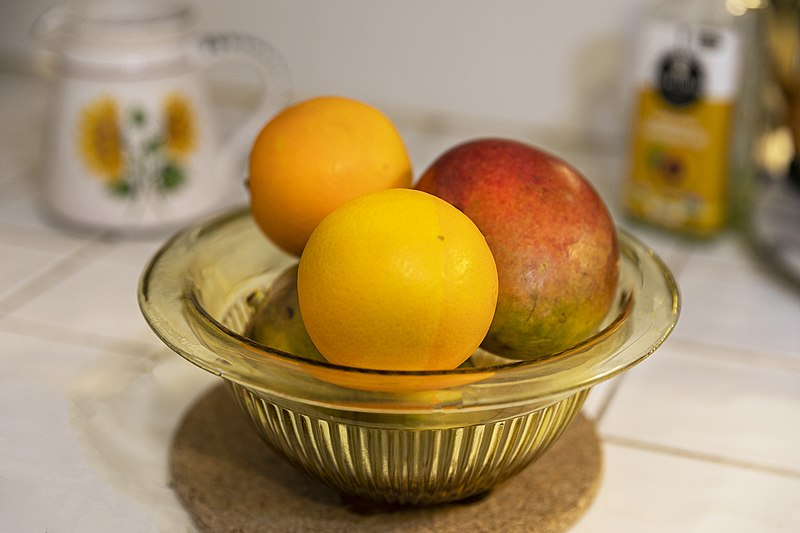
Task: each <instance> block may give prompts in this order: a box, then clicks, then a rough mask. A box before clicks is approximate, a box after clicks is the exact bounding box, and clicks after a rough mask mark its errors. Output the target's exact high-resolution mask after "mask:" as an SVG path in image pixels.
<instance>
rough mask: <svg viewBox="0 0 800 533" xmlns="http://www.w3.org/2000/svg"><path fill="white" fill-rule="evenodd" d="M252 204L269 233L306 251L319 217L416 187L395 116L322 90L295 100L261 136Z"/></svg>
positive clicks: (253, 163)
mask: <svg viewBox="0 0 800 533" xmlns="http://www.w3.org/2000/svg"><path fill="white" fill-rule="evenodd" d="M249 167H250V168H249V172H250V174H249V180H248V183H249V189H250V206H251V210H252V213H253V217H254V218H255V220H256V222H257V223H258V225H259V227H260V228H261V229H262V231H263V232H264V233H265V234H266V235H267V236H268V237H269V238H270V239H271V240H272V241H273V242H275V243H276V244H277V245H278V246H280V247H281V248H283V249H284V250H286V251H288V252H290V253H292V254H295V255H298V256H299V255H300V254H301V253H302V250H303V247H304V246H305V244H306V241H307V240H308V237H309V236H310V235H311V232H312V231H313V230H314V228H315V227H316V226H317V224H319V222H320V221H321V220H322V219H323V218H324V217H325V216H326V215H327V214H328V213H330V212H331V211H333V210H334V209H335V208H337V207H338V206H340V205H341V204H343V203H344V202H346V201H348V200H350V199H352V198H355V197H356V196H359V195H361V194H365V193H369V192H374V191H378V190H382V189H387V188H391V187H410V186H411V178H412V170H411V161H410V159H409V156H408V153H407V151H406V148H405V145H404V143H403V140H402V138H401V136H400V134H399V133H398V131H397V129H396V128H395V126H394V124H393V123H392V122H391V120H390V119H389V118H388V117H386V116H385V115H384V114H383V113H381V112H380V111H379V110H377V109H375V108H374V107H372V106H369V105H367V104H365V103H363V102H359V101H357V100H353V99H349V98H343V97H338V96H322V97H316V98H312V99H310V100H306V101H303V102H300V103H298V104H295V105H292V106H290V107H288V108H286V109H284V110H283V111H281V112H280V113H278V114H277V115H276V116H275V117H274V118H273V119H272V120H270V121H269V122H268V123H267V124H266V125H265V126H264V127H263V128H262V130H261V132H260V133H259V135H258V136H257V138H256V140H255V142H254V144H253V148H252V151H251V154H250V161H249Z"/></svg>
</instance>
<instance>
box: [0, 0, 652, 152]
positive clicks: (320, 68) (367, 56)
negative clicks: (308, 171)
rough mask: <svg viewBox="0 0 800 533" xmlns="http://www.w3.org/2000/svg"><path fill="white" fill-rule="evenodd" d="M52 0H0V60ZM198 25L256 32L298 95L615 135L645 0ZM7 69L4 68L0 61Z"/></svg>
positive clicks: (431, 3)
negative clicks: (284, 64) (277, 53)
mask: <svg viewBox="0 0 800 533" xmlns="http://www.w3.org/2000/svg"><path fill="white" fill-rule="evenodd" d="M52 3H53V2H52V0H0V4H1V5H0V58H5V59H6V60H8V59H9V58H13V57H18V54H19V53H23V54H24V53H26V52H28V51H30V50H31V49H32V47H34V46H35V43H33V42H32V40H31V38H30V37H29V36H28V34H27V30H28V28H29V27H30V25H31V23H32V22H33V20H34V19H35V17H36V15H37V14H38V13H39V12H41V11H42V10H44V9H45V8H46V7H47V6H49V5H51V4H52ZM195 3H196V4H197V6H198V7H199V9H200V25H201V28H202V29H203V30H233V31H239V32H248V33H253V34H256V35H259V36H262V37H264V38H266V39H267V40H269V41H270V42H272V43H273V44H274V45H275V46H276V47H278V48H279V49H280V50H281V51H282V53H283V54H284V55H285V57H286V59H287V61H288V63H289V66H290V68H291V70H292V74H293V79H294V86H295V88H296V89H297V91H298V94H303V95H308V94H321V93H328V94H334V93H335V94H341V95H346V96H351V97H354V98H360V99H364V100H366V101H369V102H371V103H374V104H376V105H382V104H387V105H394V106H401V107H409V108H413V109H418V110H423V111H427V110H433V111H437V112H448V113H457V114H460V115H466V116H472V117H478V118H485V119H490V120H500V121H510V122H514V123H519V124H524V125H526V126H529V127H531V128H534V129H537V130H542V131H549V132H557V133H568V134H583V135H590V136H592V137H599V138H604V139H616V138H619V137H621V136H623V135H624V133H625V130H626V129H627V122H626V115H627V113H628V93H627V87H626V83H625V76H626V74H627V72H626V68H627V66H628V64H629V62H630V58H631V54H632V50H631V46H630V42H629V41H630V29H631V27H632V25H633V21H634V16H635V14H636V12H637V11H638V10H639V9H640V8H641V6H642V5H647V4H649V3H651V2H650V0H594V1H591V0H569V1H566V2H549V1H537V0H492V1H489V0H402V1H401V0H330V1H324V0H227V1H224V0H195ZM0 67H2V65H0Z"/></svg>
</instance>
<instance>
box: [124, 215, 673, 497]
mask: <svg viewBox="0 0 800 533" xmlns="http://www.w3.org/2000/svg"><path fill="white" fill-rule="evenodd" d="M619 238H620V252H621V253H620V256H621V257H620V283H619V290H618V297H617V299H616V303H615V306H614V308H613V309H612V311H611V312H610V313H609V316H608V318H607V319H606V321H605V323H604V324H603V325H602V328H601V329H599V330H598V331H597V333H596V334H595V335H593V336H592V337H590V338H588V339H586V340H585V341H584V342H582V343H581V344H579V345H577V346H575V347H574V348H571V349H570V350H567V351H565V352H561V353H559V354H553V355H552V356H550V357H548V358H546V359H543V360H537V361H514V360H508V359H501V358H499V357H496V356H493V355H492V354H489V353H487V352H485V351H483V350H478V351H477V352H476V353H475V354H474V355H473V356H472V358H471V360H472V362H473V366H472V367H470V368H459V369H456V370H452V371H420V372H401V371H375V370H364V369H357V368H349V367H342V366H336V365H331V364H327V363H325V362H319V361H315V360H311V359H305V358H303V357H299V356H296V355H292V354H288V353H284V352H280V351H276V350H273V349H270V348H269V347H267V346H263V345H260V344H258V343H256V342H254V341H252V340H250V339H248V338H246V337H244V336H243V335H242V333H243V332H244V331H245V330H246V328H247V325H248V323H249V321H250V318H251V317H252V315H253V314H254V312H255V304H254V302H255V301H256V300H258V299H259V297H258V296H259V295H263V294H264V292H265V290H267V289H268V287H269V285H270V283H271V282H272V280H274V279H275V278H276V277H277V276H278V275H280V273H281V272H282V271H283V270H284V269H285V268H288V267H289V266H290V265H292V264H293V263H294V262H295V261H296V260H297V259H296V258H294V257H291V256H288V255H286V254H284V253H283V252H281V251H279V250H278V249H277V248H276V247H275V246H273V245H272V244H270V243H269V242H268V241H267V239H266V238H265V237H264V236H263V235H262V234H261V233H260V231H259V230H258V228H257V227H256V226H255V224H254V222H253V221H252V219H251V217H250V215H249V213H248V212H247V210H246V209H241V210H238V211H235V212H231V213H227V214H225V215H222V216H219V217H217V218H214V219H212V220H209V221H207V222H204V223H201V224H199V225H197V226H194V227H191V228H188V229H186V230H184V231H182V232H180V233H179V234H177V235H176V236H175V237H173V238H172V239H171V240H169V241H168V242H167V243H166V244H165V245H164V246H163V247H162V248H161V250H160V251H158V253H157V254H156V255H155V256H154V257H153V259H152V260H151V261H150V263H149V264H148V265H147V267H146V269H145V271H144V273H143V275H142V278H141V281H140V284H139V305H140V307H141V309H142V312H143V314H144V316H145V318H146V320H147V321H148V323H149V324H150V326H151V327H152V329H153V330H154V331H155V333H156V334H157V335H158V336H159V337H160V338H161V340H162V341H163V342H164V343H165V344H167V346H169V347H170V348H171V349H172V350H174V351H175V352H176V353H178V354H179V355H181V356H182V357H184V358H185V359H187V360H188V361H190V362H192V363H194V364H195V365H197V366H199V367H200V368H203V369H204V370H207V371H208V372H211V373H213V374H215V375H218V376H220V377H221V378H222V379H223V380H224V381H225V383H226V384H227V385H228V388H229V389H230V391H231V392H232V394H233V396H234V398H235V399H236V402H237V403H238V405H239V406H240V407H241V409H242V411H243V413H244V414H245V415H246V417H247V418H248V420H249V421H250V424H251V426H252V427H253V428H254V429H255V431H256V432H257V433H258V434H259V435H260V436H261V437H262V439H263V440H264V441H265V442H266V443H268V444H269V445H270V446H271V447H272V448H273V449H274V450H275V451H277V452H278V453H279V454H281V455H283V456H284V457H285V458H286V459H288V460H289V461H290V462H291V463H293V464H294V465H296V466H297V467H299V468H300V469H302V470H304V471H306V472H307V473H309V474H311V475H312V476H314V477H316V478H318V479H320V480H321V481H323V482H324V483H326V484H328V485H330V486H332V487H334V488H336V489H338V490H340V491H343V492H344V493H347V494H350V495H355V496H358V497H362V498H367V499H372V500H379V501H384V502H390V503H399V504H432V503H441V502H447V501H454V500H459V499H463V498H467V497H470V496H475V495H477V494H480V493H483V492H486V491H488V490H490V489H491V488H492V487H494V486H495V485H496V484H498V483H500V482H502V481H504V480H506V479H508V478H509V477H510V476H513V475H514V474H516V473H517V472H519V471H520V470H522V469H523V468H524V467H525V466H527V465H528V464H530V463H531V462H532V461H534V460H536V459H537V458H538V457H540V456H541V455H542V454H543V453H544V452H545V451H546V450H547V449H548V447H549V446H550V445H551V444H552V443H553V442H554V441H555V440H556V439H557V438H558V437H559V436H560V435H561V433H562V432H563V431H564V429H565V428H566V427H567V425H568V424H569V423H570V422H571V421H572V419H573V418H574V417H575V416H576V415H577V414H578V412H579V410H580V408H581V406H582V405H583V402H584V400H585V398H586V396H587V394H588V393H589V390H590V389H591V388H592V387H593V386H594V385H596V384H598V383H600V382H602V381H604V380H607V379H609V378H611V377H612V376H615V375H617V374H619V373H621V372H623V371H625V370H627V369H628V368H630V367H632V366H633V365H635V364H636V363H638V362H640V361H642V360H643V359H644V358H646V357H647V356H648V355H650V354H651V353H653V351H655V350H656V348H657V347H658V346H659V345H660V344H661V343H662V342H663V341H664V340H665V339H666V337H667V336H668V335H669V333H670V332H671V331H672V329H673V327H674V326H675V323H676V321H677V319H678V315H679V310H680V303H679V302H680V300H679V293H678V288H677V285H676V283H675V280H674V279H673V277H672V274H671V273H670V271H669V270H668V268H667V267H666V266H665V265H664V263H663V262H662V261H661V260H660V259H659V258H658V257H657V256H656V255H655V254H654V253H653V252H652V251H651V250H650V249H648V248H647V247H646V246H644V245H643V244H642V243H641V242H639V241H637V240H636V239H635V238H634V237H632V236H631V235H629V234H627V233H625V232H624V231H620V232H619Z"/></svg>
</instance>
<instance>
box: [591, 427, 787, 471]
mask: <svg viewBox="0 0 800 533" xmlns="http://www.w3.org/2000/svg"><path fill="white" fill-rule="evenodd" d="M601 438H602V440H603V442H605V443H608V444H615V445H617V446H623V447H626V448H634V449H638V450H643V451H649V452H654V453H660V454H664V455H671V456H674V457H682V458H684V459H693V460H695V461H702V462H704V463H714V464H719V465H725V466H735V467H738V468H743V469H746V470H755V471H759V472H764V473H768V474H774V475H780V476H784V477H790V478H793V479H800V471H798V470H792V469H791V468H786V467H779V466H771V465H765V464H761V463H756V462H753V461H746V460H742V459H733V458H730V457H722V456H719V455H712V454H709V453H703V452H698V451H693V450H687V449H685V448H678V447H674V446H668V445H665V444H657V443H654V442H648V441H643V440H637V439H632V438H627V437H620V436H617V435H607V434H601Z"/></svg>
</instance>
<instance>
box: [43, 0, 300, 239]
mask: <svg viewBox="0 0 800 533" xmlns="http://www.w3.org/2000/svg"><path fill="white" fill-rule="evenodd" d="M33 32H34V34H35V35H36V36H38V37H39V38H40V39H41V41H42V42H43V43H44V45H45V46H46V47H47V48H50V49H51V50H52V51H54V52H55V58H56V60H55V75H56V76H55V83H54V87H53V90H54V94H53V98H52V102H51V103H52V106H51V110H50V114H49V120H48V123H47V125H46V127H45V142H44V147H43V153H42V157H43V161H42V165H43V168H42V173H41V177H42V182H41V186H40V188H39V190H40V193H41V199H42V200H43V204H44V205H45V206H46V208H47V210H48V211H49V212H50V213H51V214H52V215H54V216H55V218H56V219H59V220H64V221H67V222H70V223H73V224H75V225H78V226H83V227H93V228H104V229H107V230H119V231H136V230H152V229H163V228H169V227H174V226H177V225H180V224H183V223H185V222H186V221H188V220H190V219H193V218H195V217H197V216H199V215H201V214H204V213H206V212H208V211H210V210H213V209H215V208H216V207H217V206H218V205H219V203H220V202H221V199H222V198H223V197H224V196H225V195H226V194H229V192H230V190H231V187H232V186H238V187H242V186H243V185H242V183H243V181H244V176H243V168H244V165H243V160H244V155H245V154H246V153H247V150H248V149H249V146H250V145H251V144H252V141H253V139H254V136H255V135H256V134H257V132H258V129H259V128H260V127H261V125H263V123H264V122H265V121H266V120H268V118H269V117H270V116H271V115H272V114H274V113H275V112H276V111H277V110H278V109H279V108H281V107H282V106H284V105H285V104H286V103H287V102H288V98H289V74H288V69H287V67H286V64H285V61H284V60H283V58H282V57H281V55H280V54H279V53H278V52H277V51H276V50H275V49H274V48H273V47H272V46H271V45H269V44H268V43H266V42H264V41H262V40H260V39H257V38H255V37H252V36H246V35H237V34H219V35H205V36H201V35H198V32H197V28H196V17H195V10H194V9H193V8H192V7H191V6H189V5H186V4H183V3H177V2H174V1H171V0H110V1H102V2H101V1H96V0H95V1H89V2H81V3H70V4H65V5H59V6H56V7H53V8H51V9H50V10H48V11H47V12H45V13H44V14H43V15H42V16H40V18H39V19H38V20H37V22H36V23H35V24H34V28H33ZM222 61H239V62H242V61H243V62H245V63H247V64H249V65H251V66H252V67H253V68H255V69H256V70H257V72H258V73H259V75H260V78H261V80H262V81H263V84H264V87H265V91H263V94H264V97H263V98H262V101H261V104H260V108H259V109H258V110H257V111H256V112H254V113H252V114H250V115H249V118H248V120H247V121H245V123H244V124H242V125H241V127H240V128H238V130H237V133H236V134H234V135H232V136H230V138H228V139H220V138H219V137H220V136H219V135H218V134H217V133H218V130H219V128H218V126H216V125H215V123H214V120H212V116H211V113H212V109H211V107H210V104H209V99H208V95H207V88H206V84H205V81H206V76H205V73H206V67H208V66H210V65H213V64H215V63H217V62H222ZM234 181H238V183H236V184H235V185H234V184H233V182H234Z"/></svg>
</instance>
